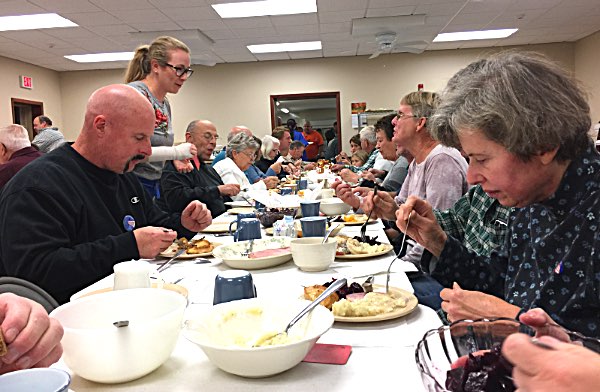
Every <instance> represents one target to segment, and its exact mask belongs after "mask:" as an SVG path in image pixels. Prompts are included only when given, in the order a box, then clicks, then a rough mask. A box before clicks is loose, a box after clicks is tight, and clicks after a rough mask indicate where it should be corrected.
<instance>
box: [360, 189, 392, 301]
mask: <svg viewBox="0 0 600 392" xmlns="http://www.w3.org/2000/svg"><path fill="white" fill-rule="evenodd" d="M375 196H377V184H375V187H374V188H373V199H375ZM374 209H375V206H373V208H371V211H369V215H368V216H367V220H366V221H365V223H363V224H362V226H361V227H360V239H361V241H362V242H367V225H368V224H369V221H370V220H371V214H372V213H373V210H374ZM386 292H387V290H386Z"/></svg>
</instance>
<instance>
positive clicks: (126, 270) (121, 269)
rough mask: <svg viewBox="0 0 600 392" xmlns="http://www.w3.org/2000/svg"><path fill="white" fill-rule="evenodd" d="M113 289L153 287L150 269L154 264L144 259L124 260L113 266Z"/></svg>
mask: <svg viewBox="0 0 600 392" xmlns="http://www.w3.org/2000/svg"><path fill="white" fill-rule="evenodd" d="M113 270H114V271H115V274H114V283H113V290H123V289H136V288H147V287H151V286H152V284H151V281H150V271H151V270H152V266H151V265H150V264H149V263H147V262H145V261H142V260H131V261H124V262H121V263H118V264H115V265H114V266H113Z"/></svg>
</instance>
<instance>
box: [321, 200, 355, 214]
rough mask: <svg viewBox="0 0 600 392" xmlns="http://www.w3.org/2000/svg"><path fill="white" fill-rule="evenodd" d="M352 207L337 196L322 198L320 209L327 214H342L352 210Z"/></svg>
mask: <svg viewBox="0 0 600 392" xmlns="http://www.w3.org/2000/svg"><path fill="white" fill-rule="evenodd" d="M351 208H352V207H351V206H350V205H348V204H346V203H344V202H343V201H342V199H339V198H337V197H331V198H329V199H321V207H320V210H321V212H322V213H323V214H325V215H342V214H346V213H347V212H348V211H350V209H351Z"/></svg>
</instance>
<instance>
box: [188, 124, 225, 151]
mask: <svg viewBox="0 0 600 392" xmlns="http://www.w3.org/2000/svg"><path fill="white" fill-rule="evenodd" d="M218 138H219V134H218V133H217V127H216V126H215V124H213V123H212V122H210V121H208V120H196V121H192V122H191V123H190V124H189V125H188V127H187V130H186V132H185V140H186V141H187V142H188V143H192V144H194V145H195V146H196V149H197V150H198V157H199V158H200V159H201V160H204V161H205V160H208V159H210V156H211V155H212V153H213V151H214V150H215V147H216V146H217V139H218Z"/></svg>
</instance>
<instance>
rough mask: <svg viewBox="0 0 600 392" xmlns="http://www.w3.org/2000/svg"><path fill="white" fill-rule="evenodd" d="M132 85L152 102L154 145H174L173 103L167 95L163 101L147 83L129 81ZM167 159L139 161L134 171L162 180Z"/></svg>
mask: <svg viewBox="0 0 600 392" xmlns="http://www.w3.org/2000/svg"><path fill="white" fill-rule="evenodd" d="M129 85H130V86H131V87H134V88H136V89H137V90H139V91H140V92H141V93H142V94H143V95H144V96H145V97H146V98H148V101H150V103H151V104H152V108H153V109H154V115H155V117H156V120H155V122H154V127H155V128H154V135H152V138H151V139H150V144H151V145H152V147H158V146H172V145H173V142H174V141H175V134H174V133H173V127H172V125H171V105H170V104H169V101H168V100H167V98H166V97H165V100H164V101H163V102H160V101H159V100H158V99H157V98H156V97H155V96H154V95H153V94H152V93H151V92H150V90H149V89H148V86H147V85H146V83H144V82H142V81H141V80H138V81H136V82H131V83H129ZM164 166H165V161H159V162H142V163H138V164H137V165H136V167H135V169H133V172H134V173H135V174H136V175H138V176H140V177H142V178H145V179H148V180H160V176H161V175H162V170H163V167H164Z"/></svg>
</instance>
